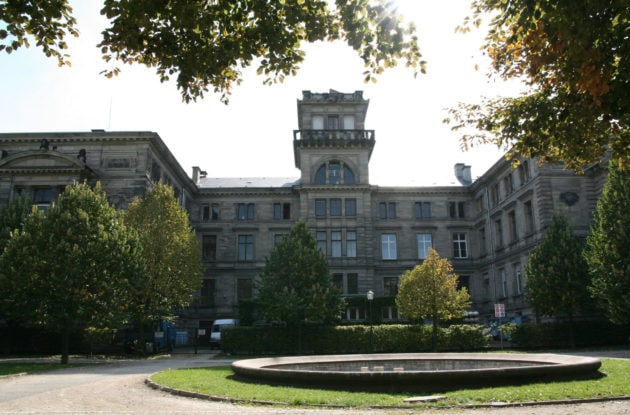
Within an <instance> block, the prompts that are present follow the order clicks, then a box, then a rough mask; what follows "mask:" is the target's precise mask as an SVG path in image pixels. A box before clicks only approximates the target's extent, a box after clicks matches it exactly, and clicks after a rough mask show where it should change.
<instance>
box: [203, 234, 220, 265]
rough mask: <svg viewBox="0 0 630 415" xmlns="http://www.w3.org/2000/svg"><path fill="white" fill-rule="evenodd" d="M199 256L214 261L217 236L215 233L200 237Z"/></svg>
mask: <svg viewBox="0 0 630 415" xmlns="http://www.w3.org/2000/svg"><path fill="white" fill-rule="evenodd" d="M201 256H202V258H203V260H204V261H216V259H217V237H216V235H203V236H202V238H201Z"/></svg>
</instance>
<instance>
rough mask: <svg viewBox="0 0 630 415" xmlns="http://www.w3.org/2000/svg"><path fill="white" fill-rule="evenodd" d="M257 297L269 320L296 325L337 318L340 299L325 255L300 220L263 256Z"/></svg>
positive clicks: (341, 304) (341, 303) (327, 321)
mask: <svg viewBox="0 0 630 415" xmlns="http://www.w3.org/2000/svg"><path fill="white" fill-rule="evenodd" d="M258 301H259V304H260V307H261V311H262V314H263V316H264V317H265V318H266V319H267V320H269V321H282V322H286V323H288V324H290V325H300V324H302V323H304V322H323V323H331V322H333V321H335V320H337V319H338V318H339V314H340V312H341V307H342V306H343V301H342V299H341V298H340V296H339V292H338V290H337V288H336V287H335V285H334V283H333V281H332V278H331V276H330V271H329V268H328V262H326V257H325V256H324V253H323V252H321V251H320V250H319V249H317V242H316V241H315V238H314V237H313V235H311V233H310V232H309V230H308V227H307V226H306V224H305V223H304V222H298V223H297V224H295V226H293V228H292V229H291V232H290V233H289V235H288V236H286V237H285V238H283V239H282V241H281V242H279V243H278V244H277V245H276V246H275V247H274V249H272V250H271V253H270V254H269V257H267V258H266V260H265V266H264V268H263V269H262V271H261V273H260V285H259V287H258Z"/></svg>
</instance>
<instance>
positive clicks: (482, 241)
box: [479, 226, 488, 255]
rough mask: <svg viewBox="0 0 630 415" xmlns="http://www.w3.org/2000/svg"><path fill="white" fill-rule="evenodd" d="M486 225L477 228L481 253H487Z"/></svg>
mask: <svg viewBox="0 0 630 415" xmlns="http://www.w3.org/2000/svg"><path fill="white" fill-rule="evenodd" d="M486 239H487V238H486V227H485V226H484V227H483V228H479V242H480V243H479V245H480V246H479V250H480V253H481V255H485V254H487V253H488V247H487V243H488V242H487V241H486Z"/></svg>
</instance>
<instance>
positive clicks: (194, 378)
mask: <svg viewBox="0 0 630 415" xmlns="http://www.w3.org/2000/svg"><path fill="white" fill-rule="evenodd" d="M600 372H601V373H603V374H604V375H605V376H603V377H601V378H598V379H591V380H576V381H561V382H553V383H535V384H528V385H521V386H502V387H491V388H483V389H464V390H458V391H452V392H446V393H440V395H444V396H446V400H442V401H439V402H435V403H425V404H413V406H414V407H422V406H425V407H427V406H433V407H435V406H453V405H473V404H491V403H494V402H536V401H548V400H561V399H586V398H603V397H620V396H629V395H630V382H628V379H630V361H628V360H614V359H602V367H601V368H600ZM232 374H233V373H232V370H231V369H230V367H229V366H220V367H209V368H200V369H173V370H167V371H163V372H159V373H156V374H154V375H153V376H152V377H151V379H152V380H153V382H155V383H157V384H159V385H162V386H168V387H171V388H175V389H180V390H186V391H192V392H197V393H202V394H205V395H210V396H215V397H221V398H232V399H242V400H251V401H255V400H259V401H271V402H278V403H282V404H288V405H292V406H300V405H344V406H350V407H357V408H361V407H363V408H365V407H375V406H381V407H382V406H397V407H400V406H404V405H405V404H404V402H403V400H404V399H405V398H409V397H413V396H418V395H421V394H419V393H400V394H389V393H368V392H346V391H333V390H323V389H306V388H298V387H286V386H269V385H265V384H256V383H247V382H239V381H237V380H235V379H233V378H232Z"/></svg>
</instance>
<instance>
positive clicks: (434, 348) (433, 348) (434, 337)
mask: <svg viewBox="0 0 630 415" xmlns="http://www.w3.org/2000/svg"><path fill="white" fill-rule="evenodd" d="M437 334H438V319H437V317H436V318H433V333H432V334H431V351H432V352H434V353H435V352H437Z"/></svg>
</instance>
